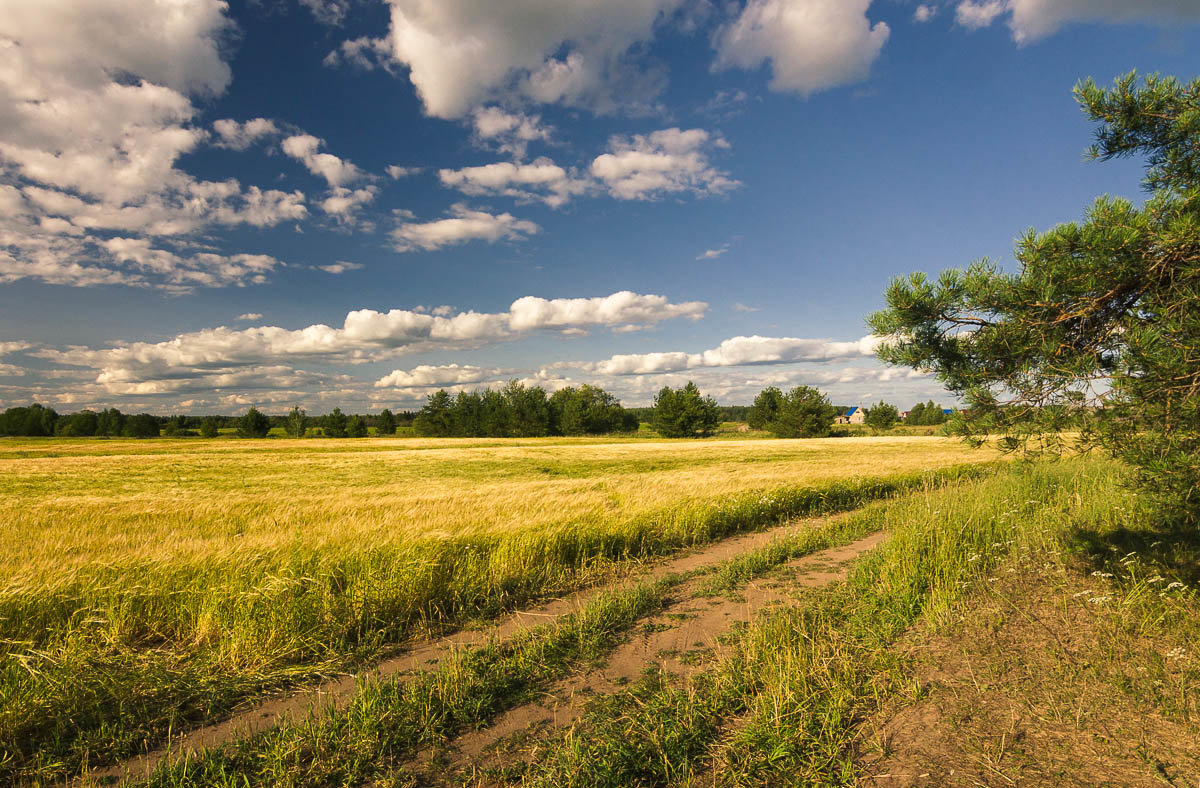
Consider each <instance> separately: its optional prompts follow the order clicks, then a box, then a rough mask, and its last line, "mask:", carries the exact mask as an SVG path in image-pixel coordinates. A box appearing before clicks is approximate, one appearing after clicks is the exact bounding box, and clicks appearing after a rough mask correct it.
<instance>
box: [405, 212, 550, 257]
mask: <svg viewBox="0 0 1200 788" xmlns="http://www.w3.org/2000/svg"><path fill="white" fill-rule="evenodd" d="M540 230H541V228H540V227H538V226H537V225H536V224H534V223H533V222H531V221H527V220H525V219H518V218H516V217H515V216H513V215H512V214H510V213H501V214H490V213H488V212H487V211H474V210H471V209H470V208H468V207H467V206H466V205H464V204H463V203H456V204H455V205H453V206H451V207H450V216H449V217H448V218H445V219H435V220H434V221H431V222H413V221H402V222H401V223H400V225H399V226H398V227H397V228H396V229H395V230H392V233H391V236H392V243H393V247H394V248H395V249H396V251H398V252H412V251H416V250H417V249H424V250H426V251H429V250H433V249H441V248H442V247H444V246H454V245H456V244H462V243H467V242H468V241H487V242H488V243H496V242H497V241H521V240H524V239H525V238H527V237H528V236H530V235H533V234H535V233H537V232H539V231H540Z"/></svg>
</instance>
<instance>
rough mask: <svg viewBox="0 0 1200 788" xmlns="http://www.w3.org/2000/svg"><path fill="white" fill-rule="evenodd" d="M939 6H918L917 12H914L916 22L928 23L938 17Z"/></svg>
mask: <svg viewBox="0 0 1200 788" xmlns="http://www.w3.org/2000/svg"><path fill="white" fill-rule="evenodd" d="M937 11H938V10H937V6H932V5H925V4H924V3H922V4H921V5H919V6H917V10H916V11H913V21H914V22H928V21H929V20H931V19H933V18H934V17H935V16H937Z"/></svg>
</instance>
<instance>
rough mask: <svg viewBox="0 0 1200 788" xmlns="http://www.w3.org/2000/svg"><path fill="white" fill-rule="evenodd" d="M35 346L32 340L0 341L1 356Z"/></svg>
mask: <svg viewBox="0 0 1200 788" xmlns="http://www.w3.org/2000/svg"><path fill="white" fill-rule="evenodd" d="M31 347H33V343H32V342H0V356H7V355H8V354H10V353H20V352H21V351H22V350H29V349H30V348H31Z"/></svg>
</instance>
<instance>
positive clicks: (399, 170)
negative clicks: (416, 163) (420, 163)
mask: <svg viewBox="0 0 1200 788" xmlns="http://www.w3.org/2000/svg"><path fill="white" fill-rule="evenodd" d="M421 170H422V168H421V167H401V166H400V165H399V164H389V165H388V167H387V170H386V172H387V174H388V177H389V178H391V179H392V180H394V181H398V180H400V179H401V178H407V177H408V176H410V175H416V174H418V173H419V172H421Z"/></svg>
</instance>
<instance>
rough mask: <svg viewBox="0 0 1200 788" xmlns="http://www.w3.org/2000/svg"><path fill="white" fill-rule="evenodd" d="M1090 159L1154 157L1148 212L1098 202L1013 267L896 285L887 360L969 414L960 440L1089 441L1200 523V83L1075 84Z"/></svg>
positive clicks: (1013, 444) (1043, 445)
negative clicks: (930, 380) (934, 383)
mask: <svg viewBox="0 0 1200 788" xmlns="http://www.w3.org/2000/svg"><path fill="white" fill-rule="evenodd" d="M1075 97H1076V100H1077V101H1078V102H1079V104H1080V106H1081V107H1082V108H1083V111H1084V113H1085V114H1086V115H1087V116H1088V118H1089V119H1091V120H1092V121H1094V122H1095V123H1097V124H1098V128H1097V131H1096V141H1095V145H1093V147H1092V148H1091V149H1090V151H1089V153H1090V155H1091V156H1092V158H1095V159H1099V160H1107V159H1112V158H1118V157H1127V156H1142V157H1145V159H1146V161H1147V164H1148V166H1147V170H1146V179H1145V186H1146V188H1147V189H1148V190H1150V191H1151V195H1150V198H1149V200H1148V201H1147V202H1146V203H1145V204H1144V205H1141V206H1138V205H1136V204H1134V203H1133V202H1130V201H1128V200H1124V199H1116V198H1111V197H1101V198H1099V199H1097V200H1096V201H1095V202H1094V203H1093V204H1092V206H1091V207H1090V208H1089V209H1088V211H1087V215H1086V219H1085V220H1084V221H1083V222H1081V223H1071V224H1062V225H1059V226H1058V227H1055V228H1053V229H1051V230H1049V231H1047V232H1044V233H1038V232H1034V231H1032V230H1031V231H1029V232H1027V233H1026V234H1025V235H1024V236H1023V237H1021V238H1020V239H1019V241H1018V243H1017V250H1016V257H1017V261H1018V262H1019V264H1020V268H1019V270H1018V271H1017V272H1016V273H1003V272H1001V271H1000V270H998V268H997V267H996V266H995V265H993V264H992V263H990V262H988V261H986V260H983V261H980V262H977V263H974V264H972V265H971V266H970V267H968V268H967V269H966V270H949V271H944V272H942V274H941V275H940V276H939V277H938V278H937V279H936V280H934V279H930V278H928V277H926V276H925V275H924V274H921V273H915V274H912V275H910V276H908V277H904V278H901V279H897V280H895V281H893V282H892V283H891V285H890V286H889V287H888V290H887V293H886V299H887V308H886V309H884V310H882V311H880V312H877V313H875V314H874V315H872V316H871V318H870V320H869V322H870V325H871V328H872V329H873V330H874V331H875V332H876V333H877V334H881V335H885V336H891V337H892V338H893V339H892V340H891V341H890V342H888V343H886V344H885V345H884V346H883V347H882V348H881V349H880V351H879V356H880V357H881V358H883V359H884V360H886V361H888V362H891V363H893V364H901V365H905V366H910V367H914V368H916V369H921V370H929V371H932V372H934V373H935V374H936V375H937V377H938V378H939V379H940V380H941V381H942V382H943V383H944V384H945V385H946V387H947V388H949V389H950V390H951V391H954V392H956V393H958V394H959V395H960V396H961V398H962V400H963V403H964V406H965V408H964V410H963V412H960V413H958V414H957V415H956V418H955V419H953V420H952V422H951V424H952V430H953V431H955V432H957V433H958V434H961V435H963V436H964V437H966V438H967V439H968V440H970V441H974V442H980V441H982V440H985V439H987V438H988V437H989V436H994V435H998V436H1000V443H1001V446H1002V447H1003V448H1005V449H1007V450H1011V451H1015V450H1023V451H1025V452H1029V453H1032V454H1037V453H1040V452H1044V451H1050V452H1058V451H1061V450H1062V449H1063V448H1064V444H1065V439H1064V438H1063V437H1062V436H1063V435H1064V434H1067V433H1069V432H1075V431H1078V433H1079V435H1080V443H1081V444H1082V445H1083V446H1085V447H1093V446H1097V447H1103V448H1104V449H1106V450H1108V451H1109V452H1111V453H1112V454H1113V455H1114V456H1116V457H1119V458H1121V459H1123V460H1125V461H1126V462H1128V463H1129V464H1130V465H1131V466H1133V467H1134V468H1135V469H1136V470H1137V472H1138V477H1139V481H1140V482H1141V484H1142V485H1143V486H1144V489H1146V490H1147V491H1149V492H1150V493H1151V494H1153V495H1154V496H1155V497H1156V498H1157V499H1158V500H1159V501H1160V502H1161V503H1162V504H1164V505H1165V506H1166V507H1167V508H1168V509H1169V510H1170V511H1171V512H1173V513H1174V514H1177V515H1179V516H1181V517H1182V518H1184V519H1186V520H1188V521H1191V522H1193V523H1194V522H1196V521H1197V519H1200V308H1198V305H1200V79H1197V80H1194V81H1192V82H1191V83H1189V84H1186V85H1185V84H1182V83H1180V82H1178V81H1177V80H1175V79H1171V78H1159V77H1154V76H1152V77H1148V78H1146V79H1145V80H1139V79H1138V78H1137V75H1136V74H1133V73H1131V74H1128V75H1126V76H1124V77H1121V78H1120V79H1118V80H1117V81H1116V84H1115V85H1114V86H1113V87H1111V88H1108V89H1104V88H1100V87H1098V86H1097V85H1096V84H1095V83H1094V82H1092V81H1091V80H1087V81H1085V82H1083V83H1081V84H1080V85H1079V86H1077V87H1076V89H1075Z"/></svg>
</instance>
